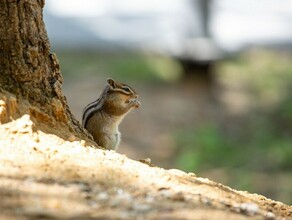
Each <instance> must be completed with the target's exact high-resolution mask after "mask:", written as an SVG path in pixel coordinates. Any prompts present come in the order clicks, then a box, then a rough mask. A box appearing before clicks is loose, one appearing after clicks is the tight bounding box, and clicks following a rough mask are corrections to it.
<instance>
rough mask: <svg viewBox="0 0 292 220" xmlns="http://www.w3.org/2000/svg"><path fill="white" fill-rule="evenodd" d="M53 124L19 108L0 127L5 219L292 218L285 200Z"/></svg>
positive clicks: (0, 209)
mask: <svg viewBox="0 0 292 220" xmlns="http://www.w3.org/2000/svg"><path fill="white" fill-rule="evenodd" d="M2 104H3V101H2ZM2 106H3V105H2ZM0 112H1V111H0ZM2 113H3V112H2ZM0 115H1V114H0ZM52 125H53V126H52ZM52 125H51V126H46V125H44V124H38V123H37V122H36V120H35V119H34V118H32V117H31V116H30V115H29V114H20V115H19V117H17V118H15V120H12V121H10V122H8V123H5V124H2V125H1V126H0V198H1V201H0V219H292V218H291V215H292V207H291V206H287V205H285V204H283V203H281V202H276V201H273V200H270V199H267V198H265V197H263V196H261V195H257V194H249V193H247V192H242V191H235V190H233V189H231V188H229V187H226V186H224V185H222V184H218V183H215V182H212V181H210V180H208V179H204V178H200V177H197V176H196V175H195V174H193V173H185V172H182V171H179V170H174V169H172V170H165V169H162V168H158V167H152V165H151V164H150V165H149V164H145V163H142V162H139V161H134V160H131V159H128V158H127V157H126V156H125V155H121V154H118V153H116V152H114V151H105V150H102V149H97V148H93V147H92V146H88V145H87V144H86V143H85V142H84V141H83V140H78V139H77V138H75V137H72V136H70V135H69V134H68V136H67V138H66V135H65V134H64V131H62V128H61V127H58V124H54V123H53V124H52ZM60 132H63V133H62V135H61V136H62V137H63V138H60V137H58V136H57V135H54V134H53V133H55V134H58V133H60Z"/></svg>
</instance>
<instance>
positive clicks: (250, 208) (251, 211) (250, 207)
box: [240, 202, 259, 215]
mask: <svg viewBox="0 0 292 220" xmlns="http://www.w3.org/2000/svg"><path fill="white" fill-rule="evenodd" d="M240 210H241V211H242V212H244V213H246V214H247V215H255V214H256V213H257V212H258V210H259V207H258V205H257V204H255V203H251V202H245V203H242V204H240Z"/></svg>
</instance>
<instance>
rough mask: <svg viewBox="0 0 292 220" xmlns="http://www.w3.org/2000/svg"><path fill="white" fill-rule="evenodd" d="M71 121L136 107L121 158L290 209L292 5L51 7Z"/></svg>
mask: <svg viewBox="0 0 292 220" xmlns="http://www.w3.org/2000/svg"><path fill="white" fill-rule="evenodd" d="M44 20H45V23H46V28H47V31H48V35H49V38H50V41H51V45H52V51H54V52H56V53H57V56H58V58H59V60H60V64H61V71H62V74H63V77H64V84H63V89H64V92H65V95H66V97H67V99H68V102H69V105H70V107H71V110H72V111H73V113H74V115H75V116H76V118H77V119H78V120H79V121H81V115H82V110H83V108H84V106H85V105H87V104H88V103H89V102H92V101H94V100H95V99H97V97H98V96H99V93H100V91H101V90H102V89H103V87H104V85H105V80H106V78H108V77H112V78H114V79H116V80H118V81H121V82H124V83H127V84H129V85H130V86H131V87H133V88H134V89H135V90H136V91H137V92H138V93H139V95H140V98H139V99H140V100H141V102H142V107H141V108H140V109H137V110H134V111H132V112H131V113H130V114H129V115H128V116H127V117H126V118H125V120H124V121H123V123H122V125H121V132H122V143H121V146H120V148H119V149H118V152H119V153H122V154H126V155H127V156H128V157H130V158H132V159H135V160H139V159H144V158H151V159H152V162H153V163H154V164H156V165H158V166H161V167H164V168H178V169H182V170H184V171H186V172H194V173H195V174H197V175H198V176H202V177H206V178H209V179H212V180H214V181H217V182H221V183H223V184H227V185H229V186H231V187H233V188H236V189H239V190H247V191H250V192H257V193H260V194H263V195H265V196H267V197H269V198H272V199H276V200H280V201H282V202H285V203H288V204H292V0H282V1H281V2H279V1H277V0H258V1H254V0H237V1H234V0H160V1H155V0H147V1H146V0H144V1H135V0H123V1H117V0H83V1H77V0H74V1H66V0H46V6H45V10H44Z"/></svg>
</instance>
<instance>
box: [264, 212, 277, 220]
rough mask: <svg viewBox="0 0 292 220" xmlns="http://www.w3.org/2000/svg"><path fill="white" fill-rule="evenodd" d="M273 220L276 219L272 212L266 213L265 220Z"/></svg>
mask: <svg viewBox="0 0 292 220" xmlns="http://www.w3.org/2000/svg"><path fill="white" fill-rule="evenodd" d="M275 218H276V216H275V214H274V213H272V212H267V214H266V216H265V219H267V220H273V219H275Z"/></svg>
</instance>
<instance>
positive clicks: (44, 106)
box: [0, 0, 88, 138]
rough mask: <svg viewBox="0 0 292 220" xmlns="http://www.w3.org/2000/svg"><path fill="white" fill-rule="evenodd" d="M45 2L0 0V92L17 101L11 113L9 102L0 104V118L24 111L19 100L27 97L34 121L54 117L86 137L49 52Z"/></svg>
mask: <svg viewBox="0 0 292 220" xmlns="http://www.w3.org/2000/svg"><path fill="white" fill-rule="evenodd" d="M44 4H45V1H44V0H0V28H1V29H0V72H1V75H0V92H1V91H2V92H4V91H8V92H9V93H11V94H14V95H15V98H16V102H17V103H18V104H16V105H17V106H18V107H17V106H16V111H14V112H13V111H11V108H12V106H9V105H11V101H9V100H7V101H6V103H5V104H2V105H5V106H6V111H5V112H4V111H2V116H1V120H2V123H3V122H7V121H9V120H10V119H11V118H16V117H18V116H19V115H21V114H24V113H25V111H24V110H23V109H20V107H19V103H20V102H22V100H27V101H28V102H29V103H30V104H31V106H33V107H31V108H29V109H27V110H28V111H29V114H30V115H31V116H32V117H34V119H35V120H36V121H43V122H48V121H50V122H51V121H52V120H56V121H57V122H58V123H59V124H62V127H63V129H68V131H70V132H72V133H73V134H74V135H76V136H77V137H81V138H87V137H88V133H86V131H84V129H83V128H82V127H81V126H80V124H79V122H78V121H77V120H76V119H75V118H74V116H73V115H72V113H71V112H70V110H69V108H68V105H67V102H66V98H65V96H64V95H63V93H62V89H61V85H62V81H63V79H62V75H61V72H60V67H59V61H58V59H57V56H56V55H55V54H54V53H51V52H50V43H49V40H48V35H47V32H46V29H45V25H44V21H43V15H42V10H43V7H44ZM6 99H7V98H6ZM10 99H11V98H10ZM9 103H10V104H9ZM27 110H26V111H27ZM3 112H4V113H5V114H4V113H3ZM26 113H27V112H26ZM3 115H4V116H3Z"/></svg>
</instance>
